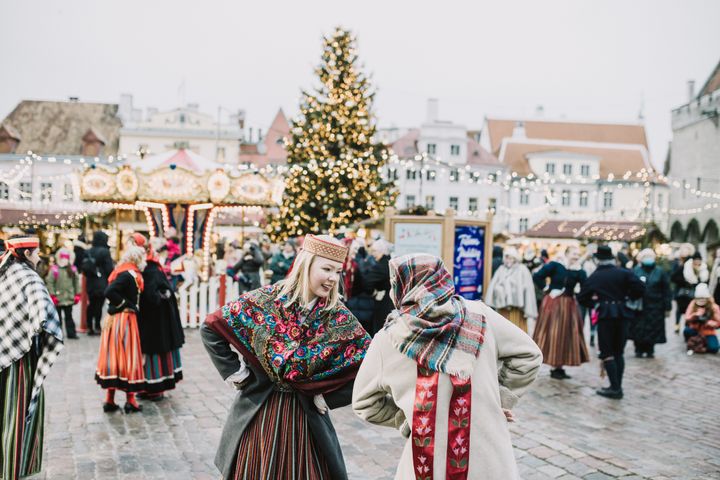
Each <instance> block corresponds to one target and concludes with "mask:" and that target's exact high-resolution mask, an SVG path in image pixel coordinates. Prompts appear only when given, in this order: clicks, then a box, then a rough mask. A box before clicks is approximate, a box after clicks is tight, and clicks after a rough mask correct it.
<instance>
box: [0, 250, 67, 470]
mask: <svg viewBox="0 0 720 480" xmlns="http://www.w3.org/2000/svg"><path fill="white" fill-rule="evenodd" d="M6 246H7V250H6V251H5V253H4V254H3V255H2V257H1V259H0V272H2V273H0V399H1V400H2V401H1V402H0V448H1V450H0V478H3V479H5V480H15V479H17V478H20V477H24V476H27V475H33V474H35V473H38V472H39V471H40V468H41V465H42V447H43V430H44V420H45V396H44V393H43V388H42V384H43V381H44V380H45V377H46V376H47V374H48V372H49V371H50V367H52V365H53V363H54V362H55V360H56V359H57V357H58V354H59V353H60V350H62V348H63V334H62V328H61V326H60V320H59V318H58V314H57V310H56V309H55V306H54V305H53V302H52V300H51V298H50V294H49V293H48V290H47V288H46V287H45V283H44V282H43V280H42V278H40V276H39V275H38V274H37V273H36V272H35V270H33V269H32V268H31V267H30V266H29V265H28V264H27V263H25V262H24V261H23V259H21V258H20V255H19V254H18V250H20V249H28V248H29V249H35V248H37V247H38V246H39V240H38V239H37V238H36V237H22V238H11V239H9V240H7V241H6ZM12 257H14V258H12ZM3 270H4V271H3Z"/></svg>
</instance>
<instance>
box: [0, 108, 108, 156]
mask: <svg viewBox="0 0 720 480" xmlns="http://www.w3.org/2000/svg"><path fill="white" fill-rule="evenodd" d="M117 110H118V106H117V105H115V104H106V103H82V102H46V101H37V100H23V101H22V102H20V103H19V104H18V105H17V106H16V107H15V109H14V110H13V111H12V112H11V113H10V114H9V115H8V116H7V117H6V118H5V120H4V121H3V124H6V123H9V124H10V125H12V127H13V128H14V129H15V130H16V131H17V133H18V134H19V136H20V143H19V144H18V146H17V149H16V151H17V152H22V153H25V152H27V151H28V150H32V151H33V152H34V153H38V154H40V155H79V154H81V153H82V146H83V140H82V139H83V136H84V135H85V134H86V133H88V130H90V129H92V130H93V131H94V132H95V133H96V134H97V136H98V137H99V138H101V139H103V140H104V141H105V147H104V149H103V154H104V155H116V154H117V151H118V144H119V138H120V127H121V126H122V124H121V121H120V119H119V118H118V117H117Z"/></svg>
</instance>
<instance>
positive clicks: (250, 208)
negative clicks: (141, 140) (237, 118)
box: [80, 149, 283, 277]
mask: <svg viewBox="0 0 720 480" xmlns="http://www.w3.org/2000/svg"><path fill="white" fill-rule="evenodd" d="M282 190H283V183H282V182H281V181H279V180H273V179H269V178H268V177H266V176H265V175H263V174H262V173H260V172H257V171H255V170H252V169H249V168H244V169H243V167H238V166H235V165H228V164H220V163H217V162H213V161H210V160H207V159H205V158H203V157H201V156H200V155H197V154H196V153H194V152H192V151H190V150H186V149H179V150H172V151H169V152H165V153H161V154H158V155H154V156H148V157H145V158H142V159H137V160H132V161H129V162H127V163H126V164H125V165H122V166H119V167H109V166H106V165H99V164H93V165H90V166H88V167H86V168H85V169H84V170H83V172H81V174H80V192H81V193H80V195H81V198H82V200H84V201H87V202H93V203H95V204H98V205H100V206H104V207H107V208H109V209H114V210H115V211H116V215H117V212H119V211H121V210H139V211H142V212H144V214H145V220H146V222H147V228H148V233H149V235H150V236H151V237H152V236H164V235H166V234H167V233H168V232H173V231H174V232H177V236H178V238H179V239H180V244H181V246H182V249H183V253H185V254H190V255H193V254H194V253H195V252H196V251H202V259H203V262H202V267H201V274H202V275H203V276H204V277H207V274H208V272H209V268H208V267H209V263H210V256H211V248H212V231H213V224H214V223H215V220H216V218H217V216H218V215H220V214H221V213H223V212H228V211H240V212H241V217H244V216H245V215H251V214H255V215H257V214H261V213H262V212H264V211H266V210H267V209H269V208H273V207H277V205H278V204H279V201H280V198H281V196H282ZM116 226H117V227H118V228H119V225H116Z"/></svg>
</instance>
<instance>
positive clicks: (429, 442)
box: [411, 365, 472, 480]
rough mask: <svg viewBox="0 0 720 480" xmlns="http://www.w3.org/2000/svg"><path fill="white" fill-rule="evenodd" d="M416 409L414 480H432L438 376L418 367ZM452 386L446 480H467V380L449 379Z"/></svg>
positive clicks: (468, 442) (414, 413)
mask: <svg viewBox="0 0 720 480" xmlns="http://www.w3.org/2000/svg"><path fill="white" fill-rule="evenodd" d="M417 375H418V378H417V383H416V385H415V405H414V408H413V418H412V434H411V435H412V436H411V438H412V453H413V467H414V471H415V479H416V480H433V464H434V460H435V418H436V417H437V389H438V381H439V379H440V373H439V372H434V371H432V370H428V369H426V368H423V367H421V366H419V365H418V369H417ZM450 380H451V382H452V385H453V392H452V396H451V397H450V411H449V415H448V442H447V459H446V465H445V471H446V478H447V479H448V480H466V479H467V476H468V460H469V457H470V401H471V399H472V392H471V383H470V379H469V378H468V379H467V380H460V379H458V378H457V377H453V376H450Z"/></svg>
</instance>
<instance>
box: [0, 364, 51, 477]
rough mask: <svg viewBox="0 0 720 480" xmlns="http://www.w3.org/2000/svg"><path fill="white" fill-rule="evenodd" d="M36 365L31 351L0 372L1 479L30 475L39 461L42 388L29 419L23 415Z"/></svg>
mask: <svg viewBox="0 0 720 480" xmlns="http://www.w3.org/2000/svg"><path fill="white" fill-rule="evenodd" d="M36 368H37V358H36V357H35V355H34V353H32V352H30V353H27V354H25V356H24V357H22V358H21V359H20V360H18V361H16V362H15V363H13V364H12V365H10V366H8V367H7V368H5V369H4V370H2V371H1V372H0V400H2V403H0V447H1V448H2V451H1V452H0V478H2V479H4V480H15V479H17V478H19V477H24V476H26V475H33V474H35V473H38V472H39V471H40V467H41V465H42V447H43V427H44V424H45V394H44V392H43V390H40V396H39V398H38V404H37V410H35V413H34V414H33V416H32V418H31V419H30V421H29V422H26V418H25V417H26V415H27V410H28V407H29V406H30V396H31V394H32V389H33V378H34V377H35V369H36Z"/></svg>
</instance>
